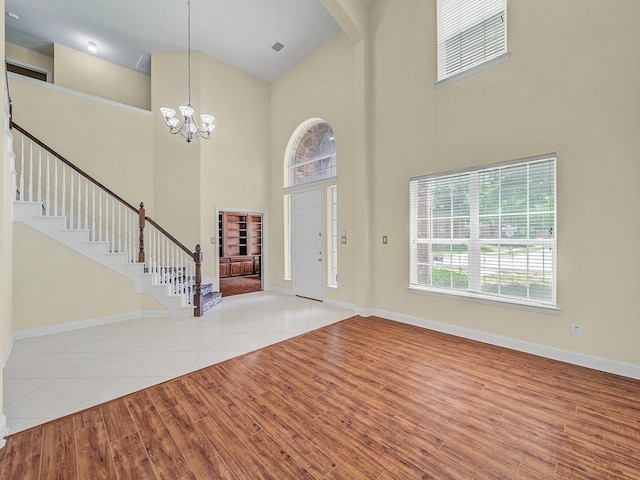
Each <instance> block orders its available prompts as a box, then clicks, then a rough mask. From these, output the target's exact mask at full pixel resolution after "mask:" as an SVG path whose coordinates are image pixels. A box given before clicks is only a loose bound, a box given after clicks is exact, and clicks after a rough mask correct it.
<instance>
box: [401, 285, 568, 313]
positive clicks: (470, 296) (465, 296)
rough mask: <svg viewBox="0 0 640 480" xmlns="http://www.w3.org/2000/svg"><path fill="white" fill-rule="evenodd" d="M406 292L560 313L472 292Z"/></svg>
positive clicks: (556, 310) (409, 288) (420, 290)
mask: <svg viewBox="0 0 640 480" xmlns="http://www.w3.org/2000/svg"><path fill="white" fill-rule="evenodd" d="M407 290H408V291H410V292H411V293H418V294H420V295H433V296H436V297H444V298H450V299H453V300H464V301H466V302H474V303H482V304H484V305H493V306H496V307H506V308H515V309H518V310H527V311H530V312H537V313H546V314H551V315H558V314H559V313H560V308H558V307H556V306H553V305H547V304H544V303H536V302H523V301H518V300H515V299H510V298H497V297H493V298H492V297H487V296H484V295H479V294H474V293H472V292H456V293H451V292H448V291H444V290H435V289H434V290H425V289H421V288H415V287H407Z"/></svg>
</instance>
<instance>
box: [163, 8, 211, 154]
mask: <svg viewBox="0 0 640 480" xmlns="http://www.w3.org/2000/svg"><path fill="white" fill-rule="evenodd" d="M187 89H188V92H189V102H188V103H187V104H186V105H181V106H180V113H181V114H182V117H183V120H182V121H180V119H179V118H176V111H175V110H174V109H173V108H168V107H162V108H160V111H161V112H162V116H163V117H164V123H165V125H166V126H167V127H169V133H171V134H174V135H180V136H181V137H183V138H185V139H186V140H187V142H191V141H192V140H195V139H196V138H204V139H205V140H208V139H210V138H211V133H212V132H213V130H214V129H215V128H216V127H215V125H214V124H213V122H214V120H215V118H213V116H212V115H208V114H202V115H200V119H201V121H202V125H201V126H198V125H197V124H196V123H195V120H194V114H195V109H194V108H193V105H191V0H187Z"/></svg>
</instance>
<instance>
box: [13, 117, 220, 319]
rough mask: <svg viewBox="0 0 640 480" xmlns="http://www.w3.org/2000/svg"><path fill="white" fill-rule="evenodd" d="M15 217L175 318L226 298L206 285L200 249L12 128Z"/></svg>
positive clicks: (16, 127) (202, 310) (201, 311)
mask: <svg viewBox="0 0 640 480" xmlns="http://www.w3.org/2000/svg"><path fill="white" fill-rule="evenodd" d="M12 127H13V128H12V134H13V155H14V156H15V161H14V163H15V169H14V171H15V176H14V183H15V184H14V197H13V198H14V200H13V220H14V221H18V222H23V223H25V224H27V225H29V226H30V227H32V228H34V229H35V230H37V231H39V232H41V233H43V234H45V235H47V236H49V237H50V238H52V239H55V240H56V241H58V242H60V243H62V244H64V245H66V246H67V247H69V248H71V249H73V250H75V251H76V252H78V253H80V254H82V255H85V256H87V257H89V258H91V259H93V260H94V261H96V262H98V263H99V264H101V265H103V266H104V267H106V268H109V269H111V270H113V271H114V272H117V273H119V274H120V275H122V276H123V277H125V278H128V279H130V280H131V281H132V282H133V288H134V291H135V292H136V293H142V292H145V293H148V294H149V295H151V296H152V297H153V298H155V299H156V300H158V301H159V302H160V303H161V304H162V305H164V306H165V307H166V308H167V310H168V315H169V316H172V317H190V316H202V315H203V314H204V313H205V312H206V311H207V310H209V309H210V308H212V307H213V306H215V305H216V304H218V303H219V302H220V300H221V295H220V293H219V292H214V291H213V288H212V285H211V284H202V283H201V273H200V269H201V263H202V251H201V250H200V245H196V249H195V251H194V252H192V251H191V250H189V249H188V248H186V247H185V246H184V245H183V244H182V243H180V242H179V241H178V240H176V239H175V238H174V237H173V236H172V235H171V234H169V233H168V232H167V231H166V230H165V229H163V228H162V227H161V226H160V225H158V224H157V223H156V222H155V221H153V220H152V219H151V218H149V217H147V216H146V215H145V209H144V205H143V204H142V203H141V204H140V208H139V209H137V208H135V207H133V206H132V205H130V204H129V203H127V202H126V201H124V200H123V199H121V198H120V197H119V196H118V195H116V194H114V193H113V192H112V191H111V190H109V189H108V188H106V187H105V186H104V185H102V184H100V183H99V182H97V181H96V180H94V179H93V178H91V177H90V176H89V175H87V174H86V173H84V172H83V171H82V170H80V169H79V168H77V167H76V166H75V165H73V164H72V163H71V162H69V161H68V160H66V159H65V158H64V157H62V156H61V155H59V154H58V153H56V152H55V151H54V150H52V149H51V148H49V147H48V146H46V145H45V144H44V143H42V142H41V141H39V140H38V139H36V138H35V137H34V136H33V135H31V134H30V133H29V132H27V131H26V130H24V129H23V128H22V127H20V126H19V125H16V124H15V123H13V124H12Z"/></svg>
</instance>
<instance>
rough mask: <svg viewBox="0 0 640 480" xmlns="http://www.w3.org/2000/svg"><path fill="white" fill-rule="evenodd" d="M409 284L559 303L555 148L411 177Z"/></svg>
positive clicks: (495, 297) (541, 303) (470, 294)
mask: <svg viewBox="0 0 640 480" xmlns="http://www.w3.org/2000/svg"><path fill="white" fill-rule="evenodd" d="M409 190H410V226H411V227H410V229H411V232H410V234H411V252H410V262H411V264H410V276H411V278H410V288H414V289H418V290H426V291H435V292H440V293H450V294H455V295H463V296H467V297H475V298H480V299H489V300H499V301H505V300H506V301H508V302H510V303H519V304H523V305H533V306H542V307H555V305H556V241H557V239H556V159H555V155H545V156H541V157H535V158H530V159H526V160H519V161H517V162H510V163H506V164H500V165H496V166H491V167H485V168H478V169H471V170H465V171H461V172H454V173H447V174H442V175H430V176H425V177H417V178H412V179H411V180H410V182H409Z"/></svg>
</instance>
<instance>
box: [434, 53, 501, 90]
mask: <svg viewBox="0 0 640 480" xmlns="http://www.w3.org/2000/svg"><path fill="white" fill-rule="evenodd" d="M509 58H511V52H504V53H502V54H500V55H498V56H497V57H493V58H492V59H490V60H486V61H484V62H482V63H479V64H478V65H474V66H473V67H471V68H467V69H466V70H463V71H461V72H458V73H454V74H453V75H451V76H450V77H447V78H443V79H442V80H440V81H438V82H436V83H435V84H434V86H435V88H441V87H444V86H446V85H449V84H451V83H454V82H457V81H458V80H462V79H463V78H467V77H470V76H471V75H475V74H476V73H479V72H482V71H484V70H487V69H488V68H491V67H495V66H496V65H500V64H501V63H504V62H506V61H507V60H509Z"/></svg>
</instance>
